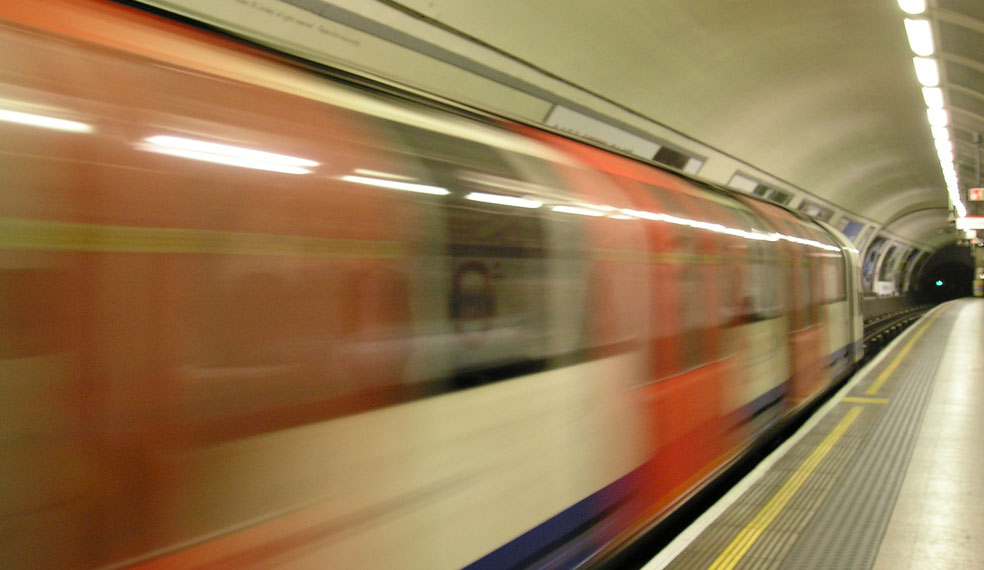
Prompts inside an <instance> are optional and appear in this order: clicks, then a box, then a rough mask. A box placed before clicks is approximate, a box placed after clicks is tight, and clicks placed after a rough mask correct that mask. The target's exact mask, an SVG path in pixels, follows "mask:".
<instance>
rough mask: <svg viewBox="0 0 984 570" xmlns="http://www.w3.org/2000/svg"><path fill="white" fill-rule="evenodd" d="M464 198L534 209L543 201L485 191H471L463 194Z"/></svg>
mask: <svg viewBox="0 0 984 570" xmlns="http://www.w3.org/2000/svg"><path fill="white" fill-rule="evenodd" d="M465 199H466V200H474V201H476V202H487V203H489V204H499V205H501V206H513V207H516V208H530V209H535V208H539V207H540V206H542V205H543V202H540V201H538V200H527V199H526V198H519V197H517V196H505V195H503V194H487V193H485V192H471V193H469V194H468V195H467V196H465Z"/></svg>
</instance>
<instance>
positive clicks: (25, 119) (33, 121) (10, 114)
mask: <svg viewBox="0 0 984 570" xmlns="http://www.w3.org/2000/svg"><path fill="white" fill-rule="evenodd" d="M0 121H3V122H5V123H16V124H18V125H27V126H30V127H41V128H42V129H53V130H56V131H67V132H70V133H91V132H92V126H91V125H87V124H85V123H80V122H78V121H69V120H67V119H58V118H56V117H48V116H46V115H36V114H34V113H22V112H20V111H11V110H9V109H0Z"/></svg>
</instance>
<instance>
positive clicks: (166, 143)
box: [140, 135, 318, 174]
mask: <svg viewBox="0 0 984 570" xmlns="http://www.w3.org/2000/svg"><path fill="white" fill-rule="evenodd" d="M140 148H142V149H144V150H149V151H151V152H157V153H161V154H168V155H171V156H180V157H182V158H190V159H192V160H201V161H204V162H213V163H216V164H224V165H226V166H238V167H240V168H252V169H254V170H268V171H271V172H282V173H284V174H310V172H311V171H310V170H308V169H307V168H304V167H312V166H317V165H318V163H317V162H315V161H313V160H308V159H306V158H298V157H296V156H288V155H285V154H276V153H272V152H266V151H262V150H253V149H249V148H244V147H238V146H232V145H226V144H219V143H212V142H207V141H201V140H195V139H188V138H184V137H173V136H167V135H158V136H153V137H149V138H146V139H144V144H143V145H142V146H141V147H140Z"/></svg>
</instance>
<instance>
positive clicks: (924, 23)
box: [905, 18, 933, 55]
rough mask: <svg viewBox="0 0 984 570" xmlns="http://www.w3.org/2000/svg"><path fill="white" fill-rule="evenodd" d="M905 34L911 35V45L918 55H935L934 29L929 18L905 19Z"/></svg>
mask: <svg viewBox="0 0 984 570" xmlns="http://www.w3.org/2000/svg"><path fill="white" fill-rule="evenodd" d="M905 34H906V35H907V36H909V47H911V48H912V51H913V53H915V54H916V55H933V30H932V28H931V27H930V25H929V20H913V19H912V18H906V19H905Z"/></svg>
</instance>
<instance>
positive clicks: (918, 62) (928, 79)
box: [912, 57, 940, 87]
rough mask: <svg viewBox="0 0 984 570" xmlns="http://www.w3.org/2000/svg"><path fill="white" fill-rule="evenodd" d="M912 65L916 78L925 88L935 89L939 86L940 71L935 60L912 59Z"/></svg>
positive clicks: (926, 58) (927, 58) (925, 58)
mask: <svg viewBox="0 0 984 570" xmlns="http://www.w3.org/2000/svg"><path fill="white" fill-rule="evenodd" d="M912 64H913V65H914V66H915V68H916V78H917V79H919V83H922V84H923V86H925V87H936V86H937V85H939V84H940V70H939V67H937V66H936V60H935V59H933V58H930V57H914V58H912Z"/></svg>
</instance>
